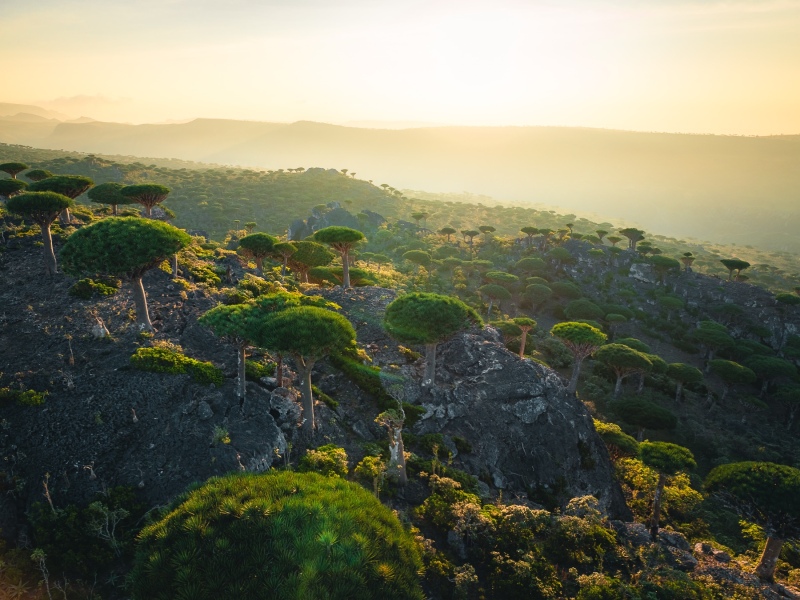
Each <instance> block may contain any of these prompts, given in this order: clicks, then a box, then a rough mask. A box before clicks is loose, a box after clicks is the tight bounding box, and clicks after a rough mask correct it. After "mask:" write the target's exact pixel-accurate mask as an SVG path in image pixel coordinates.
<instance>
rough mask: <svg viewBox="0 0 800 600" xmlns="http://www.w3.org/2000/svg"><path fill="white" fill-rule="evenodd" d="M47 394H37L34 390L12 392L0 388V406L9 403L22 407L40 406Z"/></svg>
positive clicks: (9, 389) (8, 389) (45, 392)
mask: <svg viewBox="0 0 800 600" xmlns="http://www.w3.org/2000/svg"><path fill="white" fill-rule="evenodd" d="M48 393H49V392H47V391H44V392H37V391H36V390H12V389H11V388H7V387H6V388H0V406H2V405H4V404H8V403H11V402H16V403H18V404H22V405H23V406H41V405H42V404H44V399H45V398H46V397H47V394H48Z"/></svg>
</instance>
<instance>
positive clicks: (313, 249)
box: [289, 240, 334, 283]
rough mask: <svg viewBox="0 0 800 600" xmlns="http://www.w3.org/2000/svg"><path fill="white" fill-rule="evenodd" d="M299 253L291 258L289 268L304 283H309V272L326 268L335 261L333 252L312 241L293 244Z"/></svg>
mask: <svg viewBox="0 0 800 600" xmlns="http://www.w3.org/2000/svg"><path fill="white" fill-rule="evenodd" d="M292 243H293V244H294V245H295V247H296V248H297V251H296V252H295V253H294V254H292V256H290V257H289V267H290V268H291V269H292V271H294V272H295V273H297V274H298V275H300V279H301V280H302V281H303V282H304V283H308V272H309V270H311V269H313V268H314V267H324V266H325V265H329V264H330V263H331V261H332V260H333V257H334V255H333V252H331V251H330V250H328V249H327V248H326V247H325V246H323V245H322V244H319V243H317V242H312V241H311V240H302V241H299V242H292Z"/></svg>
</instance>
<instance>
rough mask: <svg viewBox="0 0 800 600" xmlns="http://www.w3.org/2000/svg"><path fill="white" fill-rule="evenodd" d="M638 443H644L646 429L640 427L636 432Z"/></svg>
mask: <svg viewBox="0 0 800 600" xmlns="http://www.w3.org/2000/svg"><path fill="white" fill-rule="evenodd" d="M636 441H637V442H639V443H642V442H643V441H644V427H641V426H640V427H639V428H638V429H637V430H636Z"/></svg>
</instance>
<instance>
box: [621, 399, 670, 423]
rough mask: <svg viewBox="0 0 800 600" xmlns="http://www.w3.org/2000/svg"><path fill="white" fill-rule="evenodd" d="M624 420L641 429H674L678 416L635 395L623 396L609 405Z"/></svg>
mask: <svg viewBox="0 0 800 600" xmlns="http://www.w3.org/2000/svg"><path fill="white" fill-rule="evenodd" d="M609 408H611V410H612V411H614V413H615V414H616V415H617V416H618V417H619V418H620V419H621V420H622V421H624V422H626V423H629V424H631V425H635V426H636V427H639V428H641V429H675V427H676V426H677V424H678V418H677V417H676V416H675V415H674V414H673V413H672V412H670V411H669V410H667V409H666V408H663V407H661V406H659V405H658V404H656V403H655V402H650V401H648V400H643V399H641V398H639V397H637V396H627V397H626V396H623V397H622V398H620V399H619V400H616V401H614V402H612V403H611V404H610V405H609Z"/></svg>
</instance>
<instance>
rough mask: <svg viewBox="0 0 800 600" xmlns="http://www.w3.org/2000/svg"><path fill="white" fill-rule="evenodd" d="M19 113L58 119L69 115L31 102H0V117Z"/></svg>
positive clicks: (65, 118) (67, 118) (65, 119)
mask: <svg viewBox="0 0 800 600" xmlns="http://www.w3.org/2000/svg"><path fill="white" fill-rule="evenodd" d="M19 113H28V114H31V115H36V116H39V117H44V118H45V119H56V120H58V121H67V120H69V118H70V117H68V116H67V115H65V114H63V113H60V112H56V111H54V110H47V109H46V108H42V107H40V106H33V105H31V104H11V103H8V102H0V117H8V116H12V115H17V114H19Z"/></svg>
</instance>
